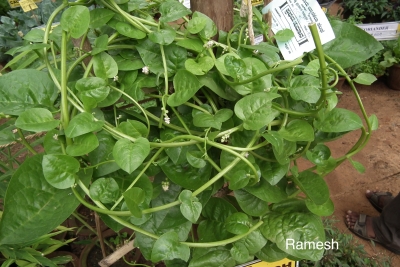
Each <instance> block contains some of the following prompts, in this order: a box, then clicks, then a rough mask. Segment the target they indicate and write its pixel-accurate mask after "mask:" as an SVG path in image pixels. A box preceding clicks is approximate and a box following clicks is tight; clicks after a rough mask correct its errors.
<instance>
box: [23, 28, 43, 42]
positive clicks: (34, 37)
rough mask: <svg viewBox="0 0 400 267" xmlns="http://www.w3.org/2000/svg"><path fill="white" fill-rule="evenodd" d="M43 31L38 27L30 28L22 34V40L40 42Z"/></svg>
mask: <svg viewBox="0 0 400 267" xmlns="http://www.w3.org/2000/svg"><path fill="white" fill-rule="evenodd" d="M43 37H44V31H43V30H39V29H32V30H30V31H29V32H28V33H27V34H25V35H24V40H26V41H28V42H34V43H41V42H42V41H43Z"/></svg>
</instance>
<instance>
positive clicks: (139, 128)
mask: <svg viewBox="0 0 400 267" xmlns="http://www.w3.org/2000/svg"><path fill="white" fill-rule="evenodd" d="M117 129H118V130H119V131H121V132H123V133H124V134H126V135H129V136H132V137H134V138H139V137H146V135H147V127H146V125H144V124H143V123H141V122H140V121H134V120H127V121H124V122H121V123H120V124H119V125H118V127H117Z"/></svg>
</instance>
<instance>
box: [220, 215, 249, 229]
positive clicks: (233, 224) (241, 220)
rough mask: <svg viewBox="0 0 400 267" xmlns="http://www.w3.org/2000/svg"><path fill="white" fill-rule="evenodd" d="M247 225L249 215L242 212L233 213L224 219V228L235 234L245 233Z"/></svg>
mask: <svg viewBox="0 0 400 267" xmlns="http://www.w3.org/2000/svg"><path fill="white" fill-rule="evenodd" d="M249 225H250V221H249V216H247V214H245V213H243V212H236V213H233V214H231V215H230V216H229V217H228V218H227V219H226V221H225V227H226V230H228V232H230V233H232V234H235V235H241V234H244V233H247V231H249V229H250V228H249Z"/></svg>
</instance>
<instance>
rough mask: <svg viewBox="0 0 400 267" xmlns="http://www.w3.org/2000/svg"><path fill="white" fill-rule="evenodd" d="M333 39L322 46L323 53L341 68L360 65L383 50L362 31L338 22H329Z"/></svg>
mask: <svg viewBox="0 0 400 267" xmlns="http://www.w3.org/2000/svg"><path fill="white" fill-rule="evenodd" d="M331 25H332V28H333V32H334V33H335V39H333V40H332V41H330V42H328V43H326V44H324V45H323V48H324V52H325V53H326V54H327V55H328V56H329V57H331V58H332V59H333V60H334V61H336V62H337V63H338V64H339V65H340V66H341V67H342V68H348V67H350V66H353V65H355V64H358V63H361V62H363V61H365V60H366V59H368V58H370V57H371V56H372V55H375V54H376V52H378V51H379V50H381V49H382V48H383V46H382V44H381V43H380V42H378V41H377V40H376V39H375V38H374V37H373V36H371V35H370V34H369V33H367V32H365V31H364V30H362V29H360V28H358V27H357V26H356V25H352V24H349V23H346V22H342V21H340V20H335V21H331Z"/></svg>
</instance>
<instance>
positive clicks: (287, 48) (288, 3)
mask: <svg viewBox="0 0 400 267" xmlns="http://www.w3.org/2000/svg"><path fill="white" fill-rule="evenodd" d="M262 11H263V13H264V14H265V13H267V12H268V11H271V13H272V27H271V29H272V31H273V32H274V33H277V32H278V31H280V30H283V29H291V30H292V31H293V33H294V37H293V38H292V39H290V40H289V41H287V42H279V41H277V44H278V47H279V49H280V50H281V53H282V55H283V57H284V59H285V60H293V59H296V58H298V57H300V56H301V55H303V53H304V52H310V51H311V50H313V49H315V45H314V41H313V39H312V36H311V31H310V29H309V28H308V24H310V23H313V22H315V23H316V24H317V28H318V33H319V36H320V39H321V42H322V44H325V43H327V42H329V41H331V40H333V39H334V38H335V34H334V33H333V30H332V27H331V25H330V23H329V21H328V19H327V17H326V15H325V14H324V12H323V11H322V9H321V7H320V5H319V4H318V2H317V1H316V0H274V1H272V2H271V3H270V4H269V5H267V6H266V7H264V8H263V10H262Z"/></svg>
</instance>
